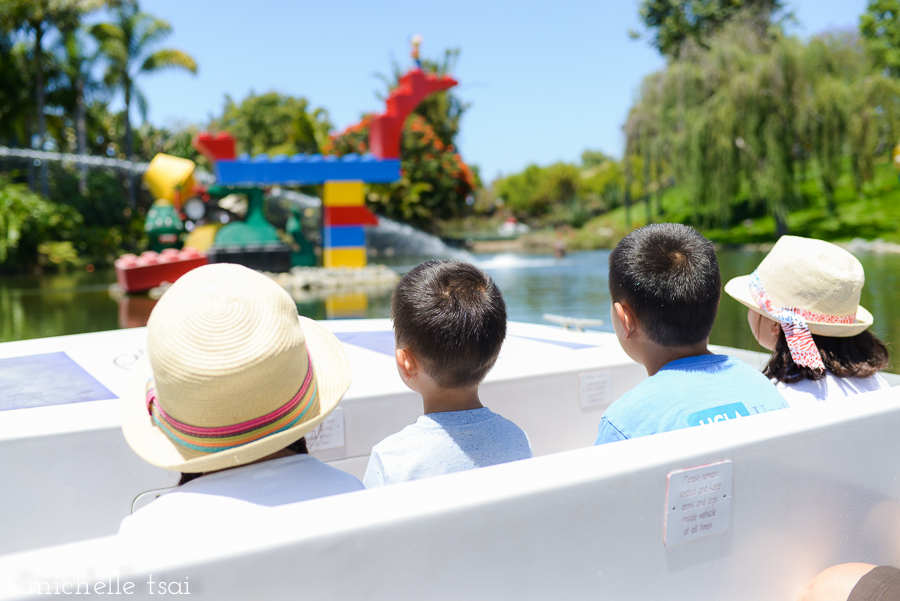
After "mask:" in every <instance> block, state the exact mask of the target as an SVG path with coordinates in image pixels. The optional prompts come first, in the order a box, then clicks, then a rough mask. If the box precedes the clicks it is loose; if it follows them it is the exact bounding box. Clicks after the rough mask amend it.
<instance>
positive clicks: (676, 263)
mask: <svg viewBox="0 0 900 601" xmlns="http://www.w3.org/2000/svg"><path fill="white" fill-rule="evenodd" d="M721 288H722V280H721V276H720V275H719V263H718V261H717V260H716V252H715V249H714V248H713V245H712V243H711V242H710V241H709V240H707V239H706V238H704V237H703V236H702V235H701V234H700V233H698V232H697V231H696V230H694V229H693V228H691V227H688V226H686V225H681V224H678V223H662V224H655V225H648V226H646V227H642V228H640V229H638V230H635V231H634V232H632V233H631V234H629V235H628V236H626V237H625V238H624V239H622V241H621V242H619V244H618V245H617V246H616V248H615V249H614V250H613V251H612V253H611V254H610V256H609V294H610V297H611V298H612V308H611V311H610V316H611V318H612V322H613V329H614V330H615V332H616V336H618V338H619V343H620V344H621V345H622V348H623V349H624V350H625V352H626V353H627V354H628V356H629V357H631V358H632V359H634V360H635V361H637V362H638V363H640V364H642V365H643V366H644V367H646V368H647V374H648V375H649V376H650V378H648V379H647V380H645V381H643V382H641V383H640V384H638V385H637V386H636V387H634V388H633V389H632V390H631V391H629V392H627V393H626V394H625V395H624V396H623V397H622V398H620V399H619V400H618V401H616V402H615V403H613V404H612V405H610V407H609V409H607V411H606V413H604V414H603V418H602V419H601V421H600V430H599V432H598V435H597V442H596V443H595V444H603V443H607V442H614V441H617V440H625V439H628V438H636V437H638V436H647V435H649V434H656V433H658V432H666V431H668V430H678V429H681V428H687V427H689V426H699V425H705V424H711V423H714V422H718V421H725V420H730V419H740V418H742V417H747V416H749V415H754V414H757V413H765V412H767V411H774V410H776V409H783V408H786V407H787V405H786V404H785V403H784V399H783V398H782V397H781V395H780V394H779V393H778V391H777V390H776V388H775V387H774V386H772V384H771V383H770V382H769V380H768V379H767V378H766V377H765V376H763V375H762V374H761V373H760V372H758V371H756V370H754V369H753V368H752V367H750V366H749V365H747V364H745V363H743V362H741V361H738V360H737V359H734V358H732V357H728V356H726V355H714V354H712V353H711V352H710V351H709V349H708V348H707V345H708V344H709V334H710V332H711V331H712V327H713V322H714V321H715V319H716V312H717V310H718V307H719V296H720V295H721Z"/></svg>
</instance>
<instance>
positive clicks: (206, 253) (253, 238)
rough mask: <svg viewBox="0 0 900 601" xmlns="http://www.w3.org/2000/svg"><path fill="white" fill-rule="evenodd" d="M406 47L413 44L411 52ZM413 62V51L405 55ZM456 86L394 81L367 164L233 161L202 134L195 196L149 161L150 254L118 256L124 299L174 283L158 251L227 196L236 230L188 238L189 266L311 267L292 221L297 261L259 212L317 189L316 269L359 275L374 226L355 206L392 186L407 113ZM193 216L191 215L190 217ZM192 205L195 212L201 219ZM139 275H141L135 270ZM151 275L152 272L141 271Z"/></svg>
mask: <svg viewBox="0 0 900 601" xmlns="http://www.w3.org/2000/svg"><path fill="white" fill-rule="evenodd" d="M415 46H416V45H415V44H414V47H415ZM414 52H415V49H414ZM456 83H457V82H456V80H455V79H453V78H452V77H449V76H446V75H432V74H426V73H425V72H424V71H423V70H422V69H421V65H420V63H418V61H417V63H416V66H415V67H414V68H412V69H410V70H409V71H408V72H407V73H406V74H405V75H403V77H401V78H400V81H399V85H398V86H397V87H396V88H395V89H394V90H392V91H391V93H390V95H389V96H388V98H387V100H386V106H385V111H384V112H383V113H381V114H379V115H376V116H375V117H374V118H373V119H372V122H371V126H370V130H369V150H370V154H365V155H356V154H347V155H344V156H342V157H336V156H329V155H325V156H323V155H320V154H296V155H293V156H287V155H275V156H272V157H270V156H268V155H258V156H255V157H250V156H249V155H246V154H244V155H240V156H238V155H237V154H236V149H235V141H234V138H233V137H232V136H231V135H230V134H228V133H227V132H220V133H218V134H215V135H213V134H210V133H207V132H202V133H200V134H198V135H197V136H196V137H195V138H194V140H193V145H194V147H195V148H196V149H197V150H198V151H199V152H200V153H201V154H203V155H204V156H205V157H206V158H207V159H209V161H210V162H211V163H212V164H213V166H214V171H215V183H214V184H213V185H210V186H208V187H204V186H202V185H200V184H198V183H197V181H196V180H195V179H194V169H195V166H196V165H195V164H194V162H193V161H190V160H188V159H182V158H178V157H173V156H169V155H165V154H158V155H156V157H154V159H153V161H151V163H150V165H149V167H148V169H147V171H146V172H145V174H144V181H145V183H146V184H147V187H148V188H149V189H150V192H151V193H152V194H153V196H154V197H155V198H157V199H158V200H157V201H156V202H155V203H154V206H153V208H152V209H151V210H150V212H149V213H148V216H147V221H146V223H145V230H146V232H147V235H148V237H149V238H150V245H151V248H152V250H151V251H148V252H146V253H143V254H142V255H141V256H134V255H125V256H124V257H122V258H120V260H119V261H117V262H116V270H117V276H118V280H119V284H120V285H121V286H122V288H123V289H124V290H125V291H127V292H139V291H141V290H147V289H148V288H151V287H153V286H150V285H149V284H151V283H153V281H155V279H156V276H153V277H149V276H148V275H146V274H142V273H141V271H142V270H143V271H147V272H150V271H152V272H153V273H155V274H158V277H160V278H162V279H160V280H159V282H157V283H156V284H155V285H156V286H158V285H159V283H161V282H162V281H169V282H173V281H174V279H172V278H176V279H177V277H180V275H182V273H180V271H181V269H180V268H179V267H178V264H179V260H178V258H177V256H176V255H175V254H173V253H171V252H170V253H168V254H167V256H166V257H165V262H164V264H165V268H160V267H159V266H160V264H161V262H163V258H162V255H161V254H159V253H162V252H163V251H164V250H165V249H177V248H179V247H180V245H181V233H182V232H183V230H184V225H183V221H182V216H183V215H185V214H190V212H191V210H192V206H191V204H193V206H194V207H197V206H198V203H200V202H206V201H208V199H210V198H211V197H215V198H223V197H227V196H228V195H231V194H242V195H245V196H246V197H247V212H246V217H245V219H244V220H243V221H231V222H228V223H226V224H224V225H221V224H218V223H217V224H205V225H202V226H200V227H198V228H196V229H195V230H194V231H192V232H191V233H190V234H189V236H188V240H187V242H186V245H189V246H193V247H194V248H195V249H196V250H197V251H198V253H197V254H196V255H195V254H193V253H192V256H191V259H190V261H191V267H188V266H187V264H185V265H183V267H188V268H187V269H184V271H185V272H186V271H187V270H188V269H190V268H193V266H196V263H197V260H198V259H199V260H208V261H209V262H210V263H216V262H229V263H240V264H242V265H246V266H248V267H251V268H254V269H259V270H262V271H271V272H284V271H288V270H289V269H290V268H291V267H292V266H312V265H315V262H316V258H315V254H314V252H313V249H312V246H311V245H310V243H309V241H307V240H306V238H305V237H304V236H303V233H302V230H301V228H300V227H299V215H296V214H295V215H294V216H293V217H292V219H289V220H288V225H287V227H286V229H287V230H288V231H287V234H288V235H289V236H291V237H292V238H293V241H294V243H295V245H296V246H297V247H299V249H300V250H299V251H297V250H296V249H294V248H292V245H289V244H286V243H285V242H284V241H283V238H282V237H281V236H279V233H278V230H277V229H276V228H275V226H273V225H272V224H271V223H269V222H268V221H267V220H266V218H265V216H264V212H263V201H264V192H265V190H266V188H268V187H270V186H276V185H278V186H296V185H322V186H323V193H322V230H323V231H322V237H323V248H322V265H323V266H324V267H342V266H343V267H365V266H366V262H367V259H366V257H367V252H366V236H365V230H364V227H365V226H367V225H376V224H377V223H378V218H377V217H376V216H375V215H374V214H372V213H371V212H370V211H369V210H368V209H367V208H366V206H365V184H371V183H390V182H394V181H397V180H398V179H400V141H401V133H402V129H403V124H404V122H405V121H406V118H407V117H408V116H409V115H410V114H411V113H412V112H413V110H414V109H415V108H416V106H417V105H418V104H419V103H420V102H421V101H422V100H424V99H425V98H426V97H427V96H429V95H430V94H433V93H436V92H440V91H443V90H447V89H449V88H451V87H453V86H455V85H456ZM194 210H196V209H194ZM203 210H204V209H203V207H202V205H200V208H199V211H200V213H199V214H201V215H202V211H203ZM144 268H148V269H144ZM149 268H152V269H149Z"/></svg>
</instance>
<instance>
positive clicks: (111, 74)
mask: <svg viewBox="0 0 900 601" xmlns="http://www.w3.org/2000/svg"><path fill="white" fill-rule="evenodd" d="M112 12H113V16H114V20H113V21H111V22H107V23H98V24H96V25H94V26H93V27H91V30H90V31H91V35H93V36H94V38H95V39H96V40H97V43H98V44H99V45H100V52H101V54H102V55H103V56H104V57H105V58H106V61H107V68H106V71H105V73H104V75H103V81H104V83H106V84H107V85H108V86H110V87H112V88H118V89H121V90H122V94H123V95H124V96H125V115H124V121H125V148H126V152H127V156H128V159H129V160H130V159H131V158H132V156H133V155H134V140H133V136H132V130H131V118H130V111H131V99H132V97H134V99H135V100H136V101H137V105H138V110H139V111H140V113H141V118H142V119H143V120H144V121H146V120H147V98H146V97H145V96H144V94H143V92H141V90H140V88H138V87H137V85H136V84H135V79H136V78H137V77H139V76H140V75H143V74H148V73H156V72H158V71H162V70H164V69H183V70H185V71H190V72H191V73H197V63H196V62H195V61H194V59H193V58H191V56H190V55H188V54H187V53H185V52H182V51H181V50H176V49H174V48H161V49H159V50H156V51H152V52H151V49H152V48H153V46H155V45H157V44H158V43H159V42H161V41H162V40H163V39H165V38H166V37H168V36H169V34H171V33H172V26H171V25H169V23H168V22H167V21H165V20H163V19H160V18H158V17H154V16H153V15H149V14H147V13H145V12H141V10H140V7H139V6H138V3H137V0H131V1H121V2H119V3H117V4H116V5H115V6H114V8H113V11H112ZM134 189H135V185H134V182H133V181H132V185H131V186H130V187H129V193H128V194H129V199H130V201H131V204H132V205H133V204H134Z"/></svg>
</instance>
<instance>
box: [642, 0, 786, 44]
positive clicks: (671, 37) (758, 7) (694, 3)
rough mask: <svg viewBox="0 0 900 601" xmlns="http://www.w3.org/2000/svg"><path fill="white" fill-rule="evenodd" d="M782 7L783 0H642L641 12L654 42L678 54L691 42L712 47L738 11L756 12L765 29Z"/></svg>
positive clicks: (755, 18)
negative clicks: (711, 44) (715, 39)
mask: <svg viewBox="0 0 900 601" xmlns="http://www.w3.org/2000/svg"><path fill="white" fill-rule="evenodd" d="M782 7H783V3H782V2H781V0H642V2H641V6H640V9H639V14H640V17H641V21H642V22H643V24H644V26H645V27H646V28H647V30H648V31H649V32H650V36H651V43H652V44H653V46H655V47H656V49H657V50H659V51H660V52H661V53H662V54H664V55H666V56H669V57H673V58H678V57H679V56H680V55H681V51H682V50H683V49H684V48H685V46H687V45H688V44H693V45H696V46H700V47H703V48H708V47H709V41H710V39H711V38H712V37H713V36H715V35H716V34H717V33H718V32H719V31H720V30H721V29H722V27H723V26H724V25H725V24H726V23H728V22H729V21H731V20H732V19H733V18H735V17H736V16H738V15H742V16H744V17H745V18H746V16H747V15H753V24H754V26H755V27H756V29H757V31H758V32H759V33H762V32H764V31H765V30H766V29H768V26H769V23H770V22H771V19H772V15H773V14H775V13H776V12H778V11H780V10H781V9H782ZM632 35H634V36H638V35H639V34H632Z"/></svg>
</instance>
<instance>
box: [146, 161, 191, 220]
mask: <svg viewBox="0 0 900 601" xmlns="http://www.w3.org/2000/svg"><path fill="white" fill-rule="evenodd" d="M195 167H196V165H195V164H194V161H191V160H188V159H182V158H180V157H173V156H171V155H168V154H163V153H159V154H157V155H156V156H155V157H153V160H152V161H150V165H148V166H147V170H146V171H145V172H144V182H145V183H146V184H147V187H148V188H150V194H151V195H152V196H153V198H154V200H155V199H157V198H165V199H167V200H171V201H172V202H173V203H174V204H175V208H176V209H178V208H180V206H181V201H183V200H185V199H184V198H179V199H178V202H175V193H176V192H178V193H181V192H182V191H184V192H186V193H188V194H189V193H190V192H191V190H193V188H194V168H195Z"/></svg>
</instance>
